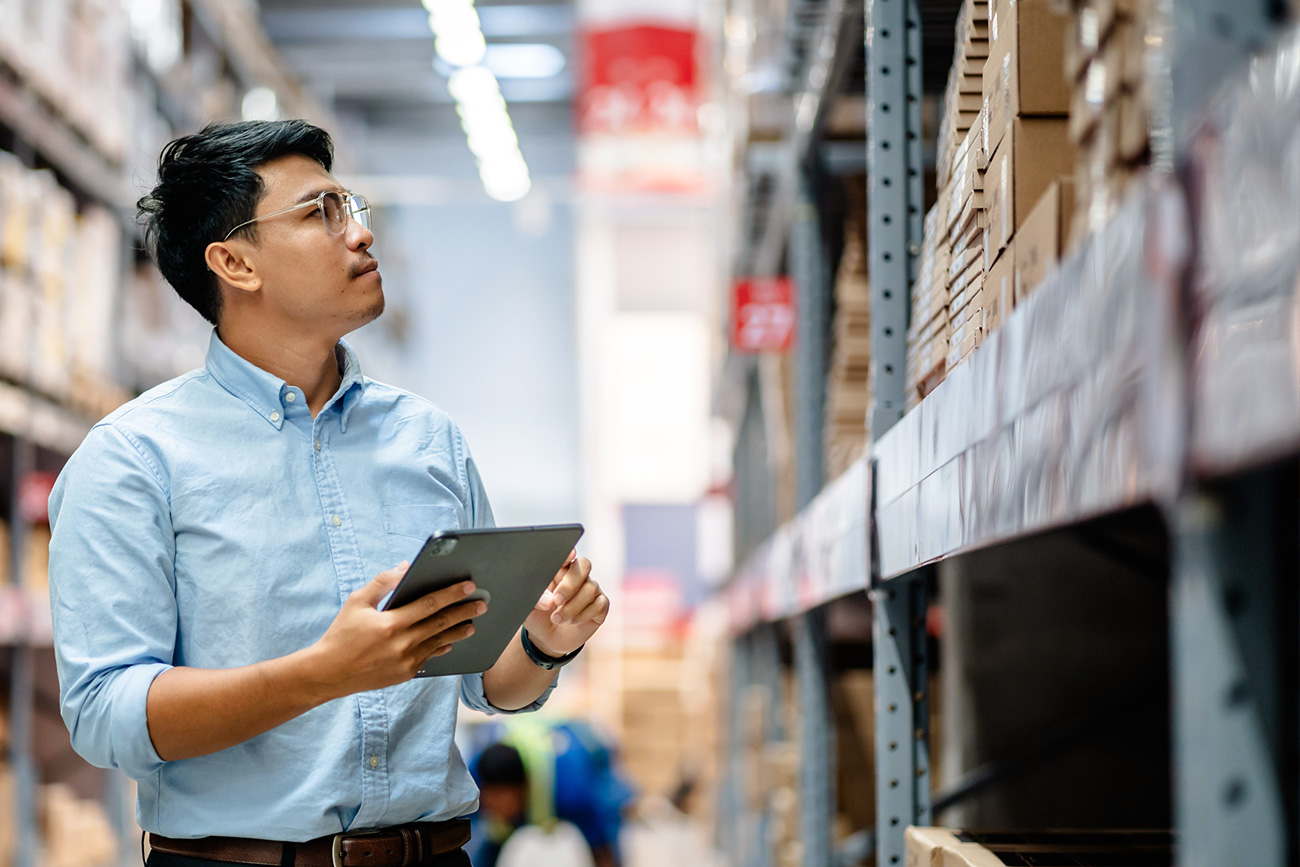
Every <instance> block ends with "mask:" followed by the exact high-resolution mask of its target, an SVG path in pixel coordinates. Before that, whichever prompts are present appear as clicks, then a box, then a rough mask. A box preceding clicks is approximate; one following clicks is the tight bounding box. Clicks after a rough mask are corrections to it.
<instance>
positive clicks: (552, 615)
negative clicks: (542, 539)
mask: <svg viewBox="0 0 1300 867" xmlns="http://www.w3.org/2000/svg"><path fill="white" fill-rule="evenodd" d="M608 616H609V597H608V596H606V595H605V594H604V593H603V592H601V589H600V585H599V584H598V583H596V581H595V580H594V579H593V578H592V577H591V561H590V560H588V559H587V558H585V557H579V556H578V555H577V552H576V551H575V552H574V553H572V554H570V555H569V560H568V562H567V563H565V564H564V566H563V567H562V568H561V569H560V571H559V572H558V573H556V575H555V578H554V579H552V581H551V586H550V587H549V588H547V590H546V592H545V593H543V594H542V598H541V599H539V600H538V602H537V605H536V606H534V608H533V610H532V612H530V613H529V615H528V619H527V620H525V621H524V627H525V628H526V629H527V630H528V636H529V638H530V639H531V640H532V642H533V644H534V645H536V646H537V649H538V650H540V651H541V652H542V653H545V654H546V655H547V656H557V657H558V656H564V655H565V654H567V653H572V652H573V651H575V650H577V649H578V648H579V647H582V645H584V644H586V643H587V639H589V638H591V636H592V635H594V634H595V632H596V630H597V629H599V628H600V625H601V624H602V623H604V622H605V618H606V617H608Z"/></svg>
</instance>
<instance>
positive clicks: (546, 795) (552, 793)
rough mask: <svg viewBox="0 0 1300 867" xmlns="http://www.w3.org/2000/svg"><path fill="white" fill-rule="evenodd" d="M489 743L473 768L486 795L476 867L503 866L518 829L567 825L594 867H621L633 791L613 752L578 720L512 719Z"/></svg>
mask: <svg viewBox="0 0 1300 867" xmlns="http://www.w3.org/2000/svg"><path fill="white" fill-rule="evenodd" d="M482 735H485V737H483V736H480V738H479V740H480V742H482V741H490V742H489V743H488V745H487V746H486V747H485V748H484V749H483V750H482V752H480V753H479V754H478V756H476V757H475V758H474V759H473V760H472V761H471V763H470V770H471V773H473V774H474V779H475V781H476V782H478V784H479V788H480V790H481V792H482V795H481V798H480V802H479V812H478V813H477V814H475V815H474V817H473V819H474V823H475V826H476V831H475V835H474V839H475V843H474V847H473V848H472V849H471V860H472V861H473V864H474V867H506V865H505V864H504V863H499V862H498V860H497V859H498V855H499V854H501V853H505V854H508V850H507V849H506V848H504V847H508V846H510V845H512V844H511V842H510V841H511V840H516V842H518V838H517V836H516V832H517V831H518V829H520V828H522V827H525V826H531V827H533V828H541V829H544V830H545V829H548V828H550V827H552V826H553V825H554V824H555V823H557V822H565V823H570V824H572V826H574V827H575V828H576V829H577V830H578V831H579V832H580V833H581V835H582V838H583V839H584V840H585V841H586V844H587V846H588V847H589V848H590V851H591V856H592V860H593V863H594V864H595V865H596V867H621V865H622V863H623V861H622V855H621V851H620V846H619V835H620V832H621V829H622V823H623V813H624V811H625V810H626V809H627V807H628V806H629V805H630V803H631V801H632V798H633V792H632V789H631V787H630V786H629V785H628V784H627V783H626V782H625V781H624V779H623V777H622V775H621V774H620V773H619V772H618V771H617V770H616V768H615V767H614V759H613V755H612V752H611V750H610V749H609V747H608V746H607V745H606V744H605V742H604V740H603V739H602V738H600V737H599V736H598V735H597V733H596V731H595V729H594V728H592V726H591V725H590V724H588V723H586V722H583V721H581V720H560V721H548V720H543V719H529V720H522V719H521V720H512V721H511V723H510V724H508V725H505V726H500V725H490V726H486V727H484V731H483V732H482Z"/></svg>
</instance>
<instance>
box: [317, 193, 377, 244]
mask: <svg viewBox="0 0 1300 867" xmlns="http://www.w3.org/2000/svg"><path fill="white" fill-rule="evenodd" d="M321 212H322V217H323V218H324V220H325V228H326V229H328V230H329V231H330V233H331V234H334V235H341V234H343V229H344V227H345V226H346V225H347V218H348V217H351V218H352V219H354V220H356V221H357V223H358V224H360V225H361V227H362V228H364V229H369V228H370V203H369V202H367V201H366V200H365V198H364V197H362V196H356V195H344V194H343V193H326V194H325V196H324V199H323V201H322V202H321Z"/></svg>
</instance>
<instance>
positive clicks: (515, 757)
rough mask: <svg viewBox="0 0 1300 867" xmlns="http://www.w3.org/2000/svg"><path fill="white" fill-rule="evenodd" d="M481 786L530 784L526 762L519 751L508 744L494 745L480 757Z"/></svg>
mask: <svg viewBox="0 0 1300 867" xmlns="http://www.w3.org/2000/svg"><path fill="white" fill-rule="evenodd" d="M478 778H479V784H480V785H483V786H492V785H497V786H508V785H522V784H526V783H527V782H528V774H527V772H526V771H525V770H524V760H523V759H522V758H520V756H519V751H518V750H516V749H515V748H514V747H512V746H509V745H507V744H492V746H490V747H488V748H487V749H485V750H484V751H483V752H482V754H481V755H480V756H479V757H478Z"/></svg>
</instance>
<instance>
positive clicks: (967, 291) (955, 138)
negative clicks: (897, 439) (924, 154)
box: [907, 0, 989, 406]
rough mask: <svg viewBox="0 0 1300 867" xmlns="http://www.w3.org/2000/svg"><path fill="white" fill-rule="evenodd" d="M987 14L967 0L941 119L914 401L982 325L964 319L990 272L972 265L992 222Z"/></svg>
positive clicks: (920, 292)
mask: <svg viewBox="0 0 1300 867" xmlns="http://www.w3.org/2000/svg"><path fill="white" fill-rule="evenodd" d="M988 13H989V5H988V3H986V2H983V0H966V2H964V3H963V4H962V6H961V9H960V10H959V11H958V15H957V29H956V34H955V39H954V50H953V60H952V69H951V71H950V72H949V75H948V88H947V90H946V92H945V94H944V105H943V114H942V117H941V118H940V121H939V143H938V163H937V165H936V167H935V174H936V179H937V181H938V185H939V197H938V201H937V203H936V204H935V206H934V208H932V209H931V210H930V212H929V213H928V214H926V217H925V232H924V236H923V239H922V245H921V259H920V267H919V268H918V270H917V280H916V284H915V285H914V286H913V287H912V323H911V328H910V329H909V331H908V365H907V368H908V373H907V400H908V405H909V406H910V405H913V404H915V403H916V402H918V401H920V399H921V398H924V397H925V396H926V395H927V394H929V393H930V392H931V391H933V390H934V388H935V387H936V386H937V385H938V384H939V383H940V382H942V381H943V379H944V377H945V376H946V375H947V371H948V370H951V369H952V367H953V365H954V364H956V363H957V362H958V361H960V360H961V358H963V357H965V356H964V354H963V353H962V350H963V349H964V348H966V345H967V344H966V342H967V339H968V336H970V339H971V340H972V341H973V340H974V339H975V337H974V333H975V331H976V330H978V329H971V328H968V327H967V326H966V325H964V324H963V323H965V322H966V321H967V320H968V319H971V318H977V317H976V316H975V314H976V312H977V310H978V309H979V305H980V299H979V297H978V293H979V291H980V287H979V284H980V283H981V282H982V279H983V278H982V275H981V277H980V279H978V280H975V281H973V282H972V279H971V278H972V277H973V275H974V270H972V268H971V266H972V265H978V264H979V263H978V259H979V258H980V257H982V255H983V232H984V226H985V222H984V217H983V208H984V205H983V198H982V195H981V188H982V186H983V174H982V173H983V171H984V163H985V159H984V150H983V147H982V145H981V138H982V135H983V123H982V117H983V109H982V107H981V106H982V102H983V96H982V93H983V86H984V85H983V73H984V63H985V59H986V58H987V57H988V54H989V18H988ZM972 250H979V256H974V254H973V253H972V252H971V251H972ZM975 270H980V271H982V268H978V269H975ZM954 300H956V302H957V306H956V307H955V308H954V307H953V301H954ZM972 300H974V302H975V303H974V304H971V301H972ZM954 314H955V315H956V318H957V320H958V324H957V325H956V326H954V322H953V318H954ZM954 350H955V351H954ZM966 351H967V352H968V351H969V349H966Z"/></svg>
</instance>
